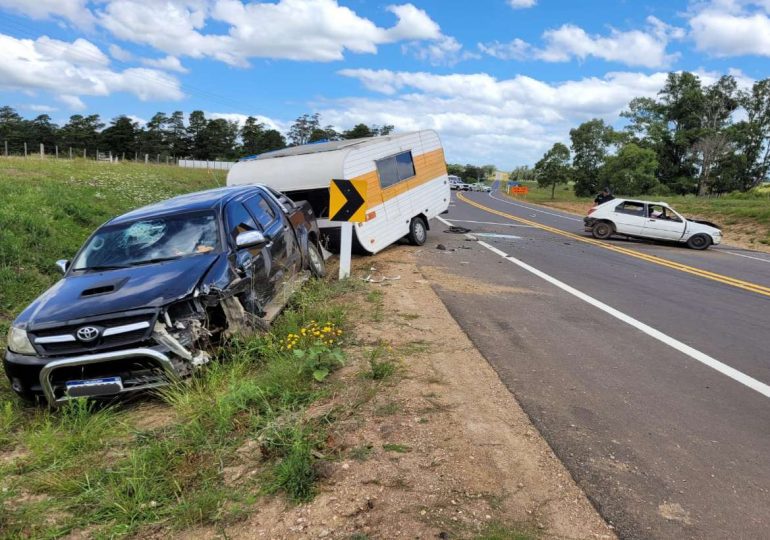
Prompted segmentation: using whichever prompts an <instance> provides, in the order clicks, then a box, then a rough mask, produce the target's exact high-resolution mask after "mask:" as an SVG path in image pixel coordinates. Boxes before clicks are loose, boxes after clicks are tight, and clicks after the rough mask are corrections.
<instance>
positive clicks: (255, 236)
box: [235, 231, 267, 248]
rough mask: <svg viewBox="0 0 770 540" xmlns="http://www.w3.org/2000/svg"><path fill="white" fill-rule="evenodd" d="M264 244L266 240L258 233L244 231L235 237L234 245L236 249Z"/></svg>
mask: <svg viewBox="0 0 770 540" xmlns="http://www.w3.org/2000/svg"><path fill="white" fill-rule="evenodd" d="M266 243H267V238H265V235H264V234H262V233H261V232H259V231H246V232H242V233H240V234H239V235H238V236H236V237H235V245H236V246H237V247H238V248H250V247H255V246H261V245H262V244H266Z"/></svg>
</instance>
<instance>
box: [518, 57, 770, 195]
mask: <svg viewBox="0 0 770 540" xmlns="http://www.w3.org/2000/svg"><path fill="white" fill-rule="evenodd" d="M621 116H622V117H623V118H624V119H625V120H626V125H625V127H624V128H623V129H621V130H615V129H613V128H612V126H609V125H607V124H606V123H605V122H604V121H603V120H600V119H593V120H589V121H587V122H584V123H582V124H580V125H579V126H578V127H576V128H574V129H572V130H570V133H569V134H570V142H571V146H570V147H567V146H566V145H565V144H562V143H556V144H554V145H553V147H551V148H550V149H549V150H548V151H547V152H546V153H545V155H544V156H543V158H542V159H541V160H540V161H538V162H537V164H536V165H535V167H534V169H531V170H527V169H523V170H522V169H517V170H516V171H514V176H516V175H517V174H519V175H521V176H524V175H530V177H534V178H536V179H537V181H538V183H539V184H540V185H541V186H544V187H550V188H551V195H552V196H553V194H554V190H555V189H556V186H557V185H558V184H564V183H567V182H569V181H570V180H573V181H574V190H575V194H576V195H578V196H581V197H583V196H588V195H592V194H595V193H596V192H597V191H599V190H600V189H601V188H603V187H605V186H608V187H610V188H611V189H612V190H614V191H615V192H616V193H618V194H622V195H668V194H696V195H699V196H703V195H718V194H722V193H729V192H733V191H740V192H745V191H749V190H751V189H753V188H754V187H756V186H758V185H760V184H761V183H763V182H766V181H767V180H768V172H769V171H770V79H764V80H761V81H757V82H755V83H754V84H753V85H752V87H751V88H749V89H740V88H739V87H738V83H737V81H736V80H735V77H733V76H732V75H725V76H723V77H721V78H720V79H719V80H718V81H716V82H714V83H713V84H711V85H704V84H703V83H702V82H701V80H700V79H699V78H698V76H697V75H695V74H693V73H689V72H681V73H669V74H668V77H667V80H666V84H665V85H664V87H663V88H662V89H661V90H660V92H659V93H658V95H657V97H655V98H646V97H644V98H641V97H640V98H635V99H633V100H631V102H630V103H629V104H628V108H627V109H626V110H625V111H624V112H623V113H621Z"/></svg>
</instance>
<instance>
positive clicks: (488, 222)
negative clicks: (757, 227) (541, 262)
mask: <svg viewBox="0 0 770 540" xmlns="http://www.w3.org/2000/svg"><path fill="white" fill-rule="evenodd" d="M452 221H459V222H460V223H477V224H479V225H499V226H500V227H521V228H522V229H534V228H535V227H534V226H533V225H521V224H519V223H497V222H495V221H471V220H470V219H453V220H452ZM768 262H770V261H768Z"/></svg>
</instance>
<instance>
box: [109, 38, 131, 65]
mask: <svg viewBox="0 0 770 540" xmlns="http://www.w3.org/2000/svg"><path fill="white" fill-rule="evenodd" d="M108 50H109V51H110V56H112V57H113V58H114V59H115V60H119V61H120V62H133V61H134V59H135V57H134V55H133V54H131V53H130V52H129V51H127V50H125V49H123V48H121V47H118V46H117V45H115V44H114V43H113V44H112V45H110V46H109V48H108Z"/></svg>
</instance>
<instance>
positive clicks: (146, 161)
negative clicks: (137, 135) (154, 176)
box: [144, 154, 150, 165]
mask: <svg viewBox="0 0 770 540" xmlns="http://www.w3.org/2000/svg"><path fill="white" fill-rule="evenodd" d="M149 162H150V154H145V155H144V164H145V165H147V164H148V163H149Z"/></svg>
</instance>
